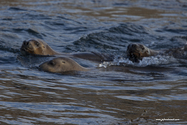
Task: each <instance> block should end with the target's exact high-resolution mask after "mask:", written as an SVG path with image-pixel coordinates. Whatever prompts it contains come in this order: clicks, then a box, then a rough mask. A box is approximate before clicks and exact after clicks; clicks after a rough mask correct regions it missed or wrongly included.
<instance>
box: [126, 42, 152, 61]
mask: <svg viewBox="0 0 187 125" xmlns="http://www.w3.org/2000/svg"><path fill="white" fill-rule="evenodd" d="M150 55H151V52H150V49H149V48H147V47H146V46H144V45H142V44H137V43H131V44H129V45H128V47H127V57H128V58H129V60H131V61H132V62H139V61H140V60H142V58H143V57H148V56H150Z"/></svg>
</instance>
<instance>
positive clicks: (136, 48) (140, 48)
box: [126, 43, 187, 63]
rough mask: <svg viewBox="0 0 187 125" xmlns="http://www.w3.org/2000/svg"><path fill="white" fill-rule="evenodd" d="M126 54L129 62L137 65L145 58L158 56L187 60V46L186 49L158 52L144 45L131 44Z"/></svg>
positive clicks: (179, 48)
mask: <svg viewBox="0 0 187 125" xmlns="http://www.w3.org/2000/svg"><path fill="white" fill-rule="evenodd" d="M126 53H127V58H129V60H131V61H132V62H137V63H138V62H139V61H140V60H142V59H143V57H150V56H156V55H167V56H173V57H174V58H177V59H186V58H187V45H185V46H184V47H178V48H173V49H168V50H159V51H156V50H152V49H150V48H148V47H146V46H145V45H142V44H137V43H131V44H129V45H128V47H127V51H126Z"/></svg>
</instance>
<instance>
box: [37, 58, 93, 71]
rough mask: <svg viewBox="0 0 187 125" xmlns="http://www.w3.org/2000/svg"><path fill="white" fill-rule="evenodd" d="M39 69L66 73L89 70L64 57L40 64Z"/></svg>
mask: <svg viewBox="0 0 187 125" xmlns="http://www.w3.org/2000/svg"><path fill="white" fill-rule="evenodd" d="M39 68H40V69H41V70H43V71H46V72H52V73H66V72H74V71H88V70H89V69H87V68H84V67H82V66H81V65H79V64H78V63H77V62H75V61H74V60H72V59H70V58H66V57H57V58H54V59H52V60H50V61H47V62H44V63H42V64H41V65H40V66H39Z"/></svg>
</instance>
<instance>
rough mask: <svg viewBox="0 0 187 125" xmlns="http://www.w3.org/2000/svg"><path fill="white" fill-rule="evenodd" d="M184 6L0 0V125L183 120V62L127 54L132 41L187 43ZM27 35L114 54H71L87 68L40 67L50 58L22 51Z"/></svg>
mask: <svg viewBox="0 0 187 125" xmlns="http://www.w3.org/2000/svg"><path fill="white" fill-rule="evenodd" d="M186 7H187V2H186V1H185V0H170V1H168V0H157V1H154V0H129V1H128V0H127V1H124V0H116V1H113V0H102V1H100V0H87V1H83V0H66V1H61V0H39V1H38V0H6V1H0V64H1V65H0V92H1V95H0V97H1V98H0V123H1V124H10V125H13V124H45V125H48V124H49V125H51V124H80V125H82V124H186V123H187V113H186V111H187V108H186V107H187V104H186V101H187V94H186V93H187V82H186V80H187V78H186V75H187V65H186V64H187V60H186V59H176V58H174V57H171V56H164V55H163V56H156V57H147V58H144V59H143V60H142V61H141V62H140V63H139V64H134V63H132V62H131V61H129V60H128V59H126V58H125V52H126V47H127V46H128V44H129V43H141V44H144V45H146V46H148V47H150V48H152V49H155V50H167V49H171V48H177V47H182V46H184V45H186V43H187V36H186V34H187V23H186V19H187V18H186V17H187V14H186V12H187V9H186ZM31 38H39V39H42V40H44V41H45V42H47V43H48V44H49V45H50V46H51V47H52V48H53V49H54V50H56V51H58V52H68V53H71V52H90V51H94V52H100V53H106V54H112V55H114V56H115V59H114V61H112V62H103V63H95V62H90V61H87V60H82V59H76V61H77V62H78V63H80V64H81V65H83V66H87V67H91V68H92V70H90V71H88V72H80V73H78V74H71V75H67V74H66V75H62V74H52V73H47V72H43V71H40V70H39V69H38V65H39V64H41V63H42V62H44V61H46V60H49V59H51V58H53V57H35V56H31V55H28V56H22V55H20V50H19V49H20V47H21V45H22V42H23V41H24V40H27V39H31ZM160 119H165V120H164V121H161V120H160ZM172 119H173V120H172Z"/></svg>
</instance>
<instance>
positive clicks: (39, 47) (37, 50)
mask: <svg viewBox="0 0 187 125" xmlns="http://www.w3.org/2000/svg"><path fill="white" fill-rule="evenodd" d="M21 51H23V52H26V53H29V54H34V55H54V51H53V50H52V49H51V48H50V47H49V45H48V44H47V43H45V42H44V41H42V40H40V39H31V40H28V41H26V40H25V41H23V44H22V46H21Z"/></svg>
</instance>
